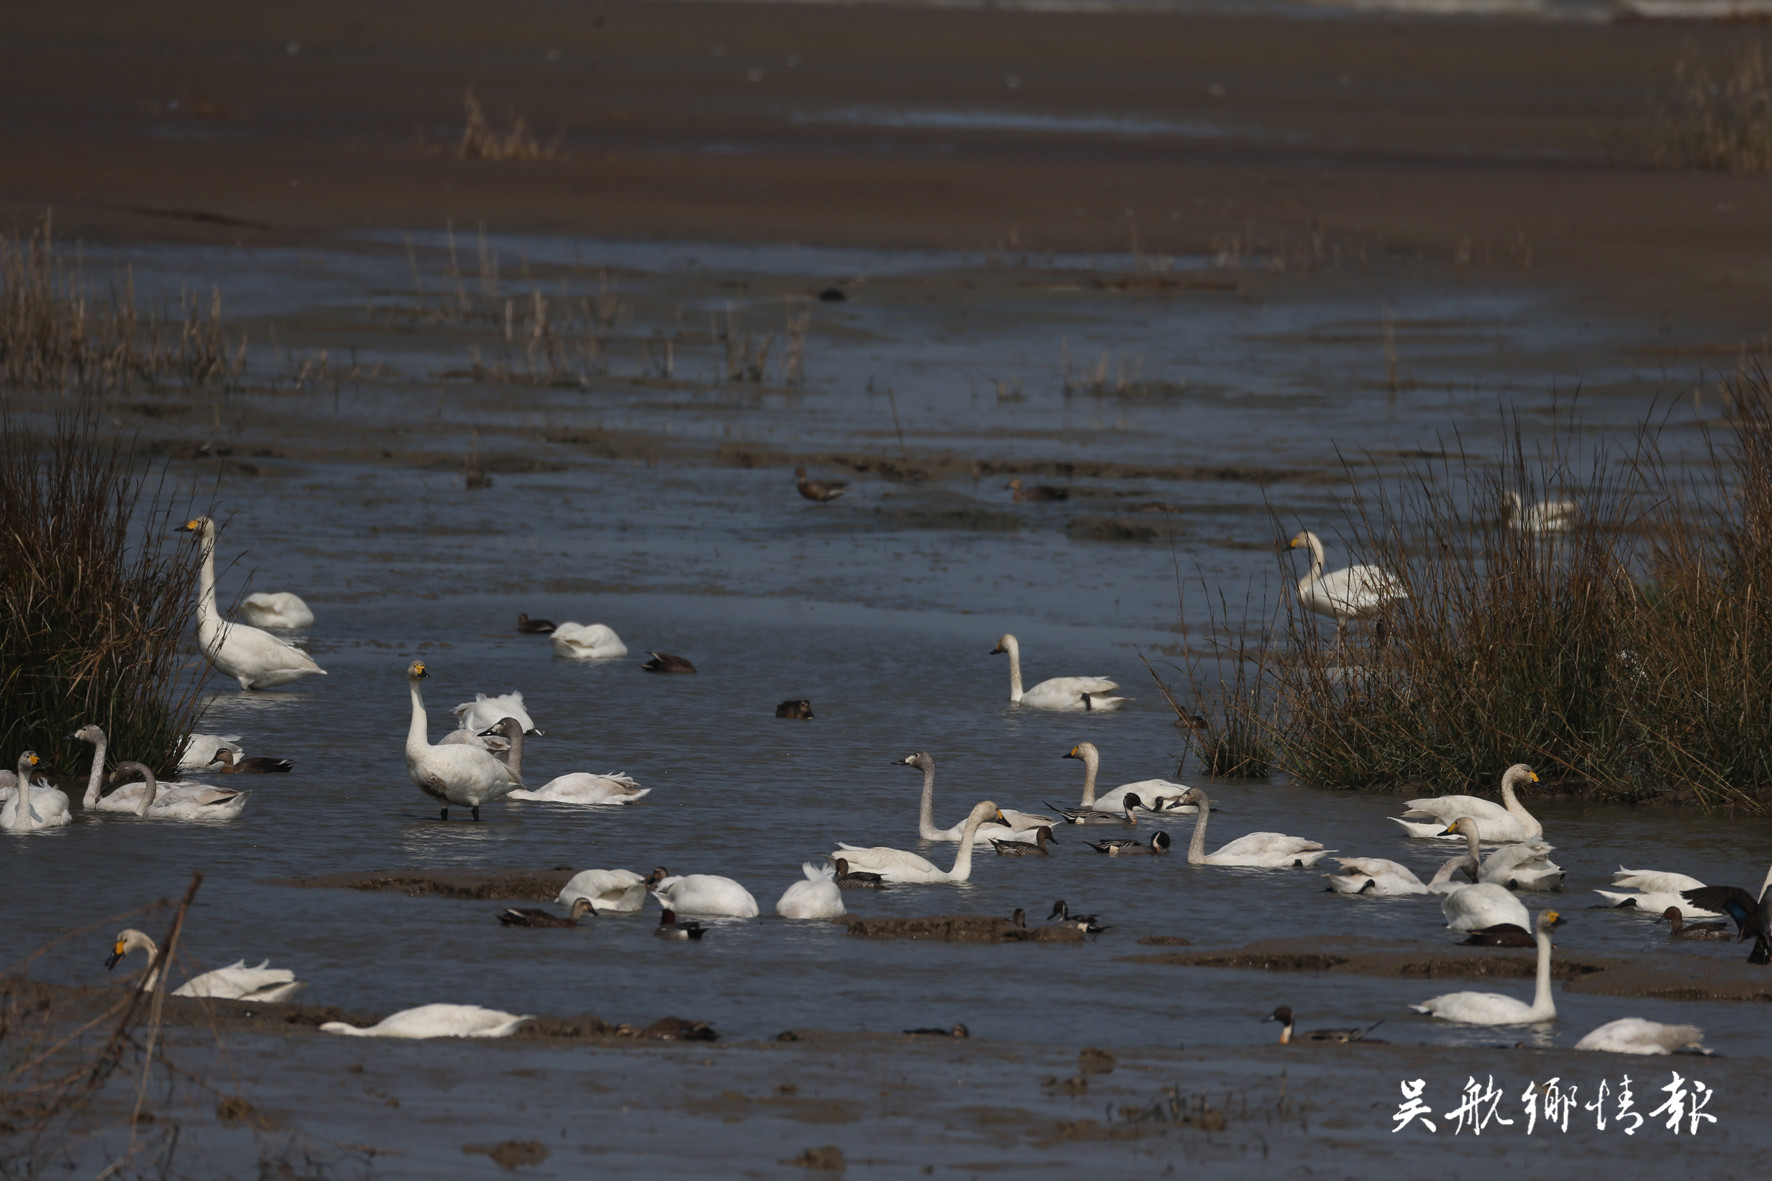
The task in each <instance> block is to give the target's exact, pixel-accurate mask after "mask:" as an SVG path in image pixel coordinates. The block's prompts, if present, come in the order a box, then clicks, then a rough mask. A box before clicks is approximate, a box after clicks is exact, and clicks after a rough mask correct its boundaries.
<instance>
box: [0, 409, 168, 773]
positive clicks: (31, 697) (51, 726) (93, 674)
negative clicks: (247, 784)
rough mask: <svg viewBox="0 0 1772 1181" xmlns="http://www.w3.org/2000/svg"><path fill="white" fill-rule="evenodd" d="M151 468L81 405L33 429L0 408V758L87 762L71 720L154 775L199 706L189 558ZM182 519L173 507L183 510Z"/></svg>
mask: <svg viewBox="0 0 1772 1181" xmlns="http://www.w3.org/2000/svg"><path fill="white" fill-rule="evenodd" d="M147 480H148V476H147V473H146V472H145V471H144V470H143V469H141V468H139V467H137V466H136V465H134V464H133V463H132V462H131V459H130V456H129V455H128V453H127V452H126V451H125V450H124V449H123V447H122V446H121V444H120V443H119V442H118V441H116V440H115V439H112V438H106V437H105V436H103V435H101V434H100V431H99V428H98V425H97V418H96V416H95V415H94V414H93V413H91V412H90V410H85V411H81V410H73V411H69V412H66V413H64V414H62V415H60V416H58V417H57V418H56V419H55V420H54V423H53V425H52V426H51V427H50V428H49V429H47V430H45V431H38V430H33V429H30V428H29V427H27V426H25V425H24V424H21V423H20V422H19V421H18V420H17V419H15V418H14V417H13V416H12V415H11V414H10V413H7V412H0V563H3V568H4V569H5V571H6V574H5V577H4V578H0V757H3V758H4V759H6V760H8V761H9V762H10V760H12V759H15V758H16V757H17V756H18V753H19V752H20V751H21V750H25V749H31V750H35V751H37V752H38V753H39V754H41V755H43V756H44V757H45V758H46V759H47V760H48V761H49V763H50V765H51V766H52V767H53V768H54V769H55V770H57V771H59V772H62V773H68V772H72V771H73V770H75V768H76V767H78V766H83V765H84V763H85V760H86V759H88V758H89V757H90V755H91V748H90V747H89V746H87V745H86V744H85V743H83V742H79V741H76V740H75V739H74V738H73V737H72V735H73V733H74V731H75V730H76V729H78V728H79V727H81V726H83V725H85V724H87V723H89V722H94V723H97V724H98V725H99V726H101V727H103V729H104V731H105V733H106V734H107V735H109V737H110V740H111V749H113V750H115V751H117V752H118V756H119V757H122V758H133V759H137V760H139V761H141V762H143V763H146V764H148V765H149V766H151V767H153V768H155V770H156V771H157V772H159V773H161V774H168V775H170V773H171V772H172V771H173V769H174V768H175V767H176V766H177V764H178V754H179V751H180V748H181V747H182V745H183V742H184V738H185V735H187V734H189V733H190V732H191V730H192V728H193V727H194V725H195V724H196V721H197V719H198V716H199V714H200V713H201V703H200V699H199V696H198V688H199V685H200V681H201V678H200V677H196V676H192V675H190V672H191V669H190V668H189V666H188V662H187V661H186V659H185V658H184V657H182V656H181V654H180V643H181V640H182V638H183V636H184V632H185V628H186V625H187V623H188V622H189V619H190V612H191V604H192V603H193V602H194V601H195V594H196V579H197V564H196V562H195V561H194V560H193V556H192V554H191V553H190V552H189V551H188V550H185V549H183V548H182V547H178V546H177V543H176V542H175V541H174V540H173V538H172V536H171V534H172V530H173V525H172V523H171V521H170V520H169V519H168V515H167V512H166V511H165V510H164V509H163V507H162V506H161V505H160V504H159V503H157V497H155V496H150V495H149V494H148V484H147ZM181 519H182V518H181Z"/></svg>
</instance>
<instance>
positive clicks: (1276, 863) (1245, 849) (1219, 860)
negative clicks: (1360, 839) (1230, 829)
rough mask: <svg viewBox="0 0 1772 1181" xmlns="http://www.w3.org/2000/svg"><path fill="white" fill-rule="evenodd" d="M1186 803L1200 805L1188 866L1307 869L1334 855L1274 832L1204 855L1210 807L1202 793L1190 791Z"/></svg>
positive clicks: (1239, 840) (1244, 838)
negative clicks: (1329, 855)
mask: <svg viewBox="0 0 1772 1181" xmlns="http://www.w3.org/2000/svg"><path fill="white" fill-rule="evenodd" d="M1188 800H1189V802H1190V803H1194V804H1198V805H1199V806H1200V812H1199V815H1198V816H1196V817H1195V818H1194V838H1193V840H1191V841H1189V842H1188V846H1187V863H1188V864H1189V865H1246V866H1250V867H1252V868H1256V869H1308V868H1310V867H1311V866H1313V865H1315V864H1316V863H1317V862H1318V861H1320V860H1322V859H1323V858H1324V857H1325V856H1327V855H1328V854H1330V853H1333V852H1335V850H1334V849H1325V848H1323V845H1322V842H1320V841H1307V840H1305V839H1304V838H1303V837H1289V836H1286V835H1284V834H1283V833H1277V832H1252V833H1250V834H1248V835H1247V836H1241V837H1238V838H1237V839H1236V840H1234V841H1232V842H1231V843H1230V844H1228V845H1226V846H1224V847H1223V848H1222V849H1220V850H1219V851H1218V852H1216V853H1212V854H1210V855H1208V854H1207V852H1206V822H1207V820H1209V819H1210V818H1211V816H1210V813H1211V811H1212V804H1211V802H1210V801H1209V800H1207V798H1206V793H1205V792H1203V791H1201V790H1200V789H1199V788H1197V787H1195V788H1190V789H1189V792H1188Z"/></svg>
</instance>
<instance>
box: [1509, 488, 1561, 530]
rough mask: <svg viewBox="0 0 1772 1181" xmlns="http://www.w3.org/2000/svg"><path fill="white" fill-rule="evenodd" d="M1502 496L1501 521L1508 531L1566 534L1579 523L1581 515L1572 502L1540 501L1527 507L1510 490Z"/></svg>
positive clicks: (1515, 493) (1516, 494)
mask: <svg viewBox="0 0 1772 1181" xmlns="http://www.w3.org/2000/svg"><path fill="white" fill-rule="evenodd" d="M1502 496H1503V498H1504V499H1503V502H1502V506H1501V519H1502V522H1503V523H1504V524H1506V525H1507V527H1508V528H1509V529H1515V530H1518V531H1519V532H1521V533H1567V532H1568V531H1569V530H1571V529H1573V528H1575V526H1577V525H1579V524H1580V523H1581V514H1580V512H1579V511H1578V510H1577V509H1576V507H1575V502H1574V501H1572V500H1541V501H1539V502H1538V503H1537V504H1535V505H1531V506H1530V507H1528V506H1527V504H1526V502H1525V501H1524V500H1522V499H1520V494H1519V493H1518V492H1515V491H1513V490H1512V489H1511V488H1510V489H1509V490H1508V491H1506V492H1504V493H1502Z"/></svg>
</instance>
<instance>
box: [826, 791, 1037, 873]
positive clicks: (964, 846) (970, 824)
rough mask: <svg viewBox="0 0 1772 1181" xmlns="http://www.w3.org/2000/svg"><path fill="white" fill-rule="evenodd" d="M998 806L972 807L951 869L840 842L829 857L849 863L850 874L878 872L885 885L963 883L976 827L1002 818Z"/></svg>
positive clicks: (986, 803) (904, 854)
mask: <svg viewBox="0 0 1772 1181" xmlns="http://www.w3.org/2000/svg"><path fill="white" fill-rule="evenodd" d="M1001 815H1002V813H1001V812H999V811H997V805H995V804H993V803H991V802H990V801H989V800H981V801H980V802H979V803H977V804H974V805H973V806H972V811H971V812H970V813H969V814H968V815H967V817H966V824H965V826H964V828H963V829H962V831H961V833H960V848H959V850H958V851H957V852H956V853H955V854H954V867H953V868H952V869H951V870H950V869H942V868H941V867H940V866H938V865H936V864H935V863H934V862H932V861H930V860H929V859H927V858H925V857H919V856H917V854H915V853H910V852H907V851H905V850H903V849H893V848H889V847H887V846H885V845H875V846H873V847H871V848H870V847H867V846H864V845H850V844H846V843H844V842H841V841H839V842H838V847H837V849H836V850H835V851H834V852H832V853H831V854H830V858H831V860H832V861H835V860H836V859H837V858H839V857H841V858H842V859H843V860H845V861H847V862H848V863H849V868H850V870H851V871H854V872H860V873H877V874H879V875H880V877H881V878H882V879H883V880H885V881H887V882H907V883H911V884H914V885H928V884H935V883H940V882H963V881H966V880H967V879H968V878H970V877H971V876H972V849H973V845H974V844H975V841H974V839H973V838H974V837H975V836H976V835H977V832H978V828H979V826H980V825H981V824H983V823H984V822H985V821H987V820H990V819H991V818H992V817H996V816H1001Z"/></svg>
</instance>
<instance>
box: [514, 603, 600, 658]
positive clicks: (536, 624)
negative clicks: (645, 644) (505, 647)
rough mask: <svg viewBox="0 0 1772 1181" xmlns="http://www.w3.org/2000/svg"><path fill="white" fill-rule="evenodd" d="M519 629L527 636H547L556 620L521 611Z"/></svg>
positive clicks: (518, 615) (519, 613)
mask: <svg viewBox="0 0 1772 1181" xmlns="http://www.w3.org/2000/svg"><path fill="white" fill-rule="evenodd" d="M517 630H518V631H520V632H522V633H523V634H524V635H526V636H545V635H547V634H548V633H549V632H551V631H553V630H554V621H553V620H551V619H531V618H529V616H527V615H525V614H524V613H523V612H521V611H519V612H518V613H517ZM623 655H626V654H625V653H624V654H623Z"/></svg>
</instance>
